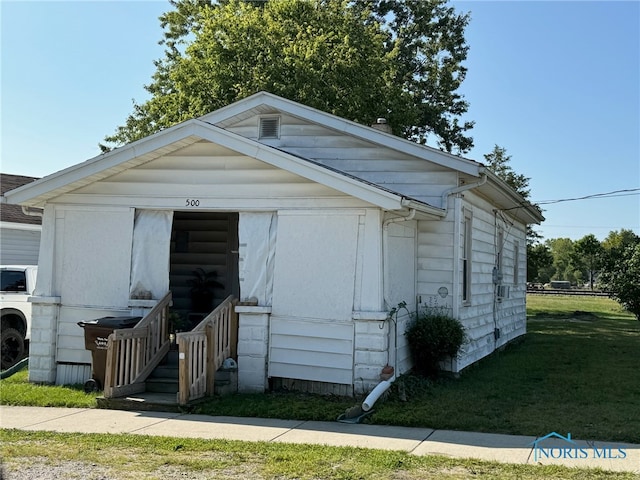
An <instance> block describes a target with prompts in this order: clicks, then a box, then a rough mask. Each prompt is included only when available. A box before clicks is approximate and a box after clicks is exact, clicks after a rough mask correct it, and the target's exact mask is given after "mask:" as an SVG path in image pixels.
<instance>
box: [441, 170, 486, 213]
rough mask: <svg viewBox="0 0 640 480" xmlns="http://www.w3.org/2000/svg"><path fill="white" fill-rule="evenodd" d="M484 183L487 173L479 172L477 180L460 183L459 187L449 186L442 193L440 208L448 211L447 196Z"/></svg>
mask: <svg viewBox="0 0 640 480" xmlns="http://www.w3.org/2000/svg"><path fill="white" fill-rule="evenodd" d="M485 183H487V174H486V173H483V174H481V177H480V180H478V181H477V182H474V183H467V184H466V185H461V186H459V187H455V188H451V189H449V190H446V191H445V192H444V193H443V194H442V202H441V205H442V209H443V210H444V211H445V212H447V211H448V207H449V202H448V198H449V196H451V195H456V194H458V193H462V192H466V191H467V190H471V189H472V188H476V187H480V186H482V185H484V184H485Z"/></svg>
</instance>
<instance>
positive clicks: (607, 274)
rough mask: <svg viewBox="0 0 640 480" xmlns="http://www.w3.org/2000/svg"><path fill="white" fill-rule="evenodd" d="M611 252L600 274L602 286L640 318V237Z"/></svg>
mask: <svg viewBox="0 0 640 480" xmlns="http://www.w3.org/2000/svg"><path fill="white" fill-rule="evenodd" d="M636 239H637V240H636V242H635V245H634V244H630V245H626V246H623V247H621V248H620V249H619V250H613V251H612V252H610V254H609V256H608V258H607V260H606V262H605V265H604V267H603V269H602V273H601V275H600V281H601V282H602V286H603V287H604V288H605V289H606V290H607V291H609V292H611V294H612V296H613V298H615V299H616V300H617V301H618V302H619V303H620V304H621V305H622V306H623V307H624V308H625V309H627V310H628V311H629V312H631V313H633V314H634V315H635V316H636V318H637V319H638V320H640V281H639V279H640V237H637V236H636Z"/></svg>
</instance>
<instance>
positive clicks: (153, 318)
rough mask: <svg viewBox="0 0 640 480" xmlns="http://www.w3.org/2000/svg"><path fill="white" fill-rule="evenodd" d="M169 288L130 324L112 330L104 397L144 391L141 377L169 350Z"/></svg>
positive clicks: (108, 347) (145, 375)
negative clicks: (167, 291) (161, 297)
mask: <svg viewBox="0 0 640 480" xmlns="http://www.w3.org/2000/svg"><path fill="white" fill-rule="evenodd" d="M170 305H171V292H169V293H167V295H165V297H164V298H163V299H162V300H160V301H159V302H158V304H157V305H156V306H155V307H154V308H153V309H152V310H151V311H150V312H149V313H148V314H147V315H146V316H145V317H144V318H143V319H142V320H140V322H138V324H137V325H136V326H135V327H133V328H127V329H122V330H114V332H113V333H112V334H111V335H109V341H108V344H107V365H106V372H105V380H104V396H105V398H114V397H123V396H125V395H132V394H134V393H140V392H144V390H145V384H144V381H145V380H146V379H147V377H148V376H149V375H150V374H151V372H152V371H153V369H154V368H155V367H156V366H157V365H158V364H159V363H160V361H161V360H162V359H163V358H164V356H165V355H166V354H167V352H168V351H169V348H170V346H171V341H170V339H169V307H170Z"/></svg>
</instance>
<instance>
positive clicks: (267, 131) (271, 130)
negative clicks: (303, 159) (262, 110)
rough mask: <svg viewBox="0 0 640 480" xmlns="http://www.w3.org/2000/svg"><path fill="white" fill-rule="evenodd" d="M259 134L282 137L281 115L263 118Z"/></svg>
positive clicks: (262, 136)
mask: <svg viewBox="0 0 640 480" xmlns="http://www.w3.org/2000/svg"><path fill="white" fill-rule="evenodd" d="M259 135H260V136H259V137H258V138H280V117H263V118H261V119H260V134H259Z"/></svg>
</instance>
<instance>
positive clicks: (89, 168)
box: [5, 119, 445, 217]
mask: <svg viewBox="0 0 640 480" xmlns="http://www.w3.org/2000/svg"><path fill="white" fill-rule="evenodd" d="M199 140H207V141H210V142H213V143H216V144H218V145H221V146H224V147H226V148H229V149H231V150H234V151H237V152H239V153H241V154H244V155H247V156H251V157H253V158H256V159H258V160H261V161H263V162H266V163H268V164H270V165H273V166H275V167H277V168H282V169H284V170H287V171H289V172H292V173H294V174H297V175H300V176H302V177H305V178H307V179H309V180H312V181H315V182H318V183H321V184H323V185H326V186H328V187H330V188H334V189H335V190H338V191H340V192H343V193H345V194H347V195H351V196H353V197H356V198H359V199H361V200H364V201H366V202H369V203H372V204H373V205H377V206H379V207H381V208H384V209H388V210H401V209H406V208H415V209H416V210H417V211H418V212H419V213H422V214H424V215H427V216H432V217H433V216H435V217H442V216H444V214H445V211H444V210H442V209H440V208H437V207H433V206H431V205H427V204H426V203H423V202H419V201H417V200H413V199H411V198H408V197H406V196H403V195H400V194H398V193H395V192H393V191H391V190H388V189H385V188H383V187H380V186H378V185H374V184H371V183H369V182H366V181H363V180H361V179H358V178H356V177H353V176H350V175H347V174H344V173H343V172H339V171H337V170H335V169H332V168H329V167H326V166H324V165H320V164H318V163H316V162H313V161H311V160H308V159H304V158H302V157H299V156H296V155H292V154H290V153H287V152H284V151H282V150H279V149H277V148H274V147H270V146H268V145H264V144H261V143H259V142H256V141H255V140H251V139H248V138H245V137H243V136H240V135H238V134H235V133H232V132H229V131H227V130H224V129H222V128H220V127H217V126H215V125H213V124H211V123H208V122H205V121H203V120H201V119H192V120H187V121H186V122H183V123H180V124H178V125H175V126H173V127H170V128H167V129H166V130H163V131H161V132H158V133H156V134H154V135H150V136H149V137H146V138H143V139H141V140H138V141H136V142H133V143H130V144H128V145H125V146H124V147H121V148H118V149H116V150H113V151H111V152H108V153H105V154H102V155H99V156H97V157H94V158H92V159H90V160H87V161H86V162H83V163H80V164H77V165H74V166H72V167H69V168H67V169H65V170H61V171H60V172H57V173H54V174H52V175H49V176H47V177H44V178H43V179H41V180H39V181H37V182H35V183H33V184H30V185H26V186H24V187H20V188H17V189H16V190H13V191H11V192H8V193H7V194H6V195H5V197H6V198H7V201H9V202H11V203H19V204H22V205H28V206H34V207H42V206H44V204H45V203H46V202H47V201H48V200H50V199H52V198H55V197H58V196H60V195H63V194H65V193H68V192H70V191H73V190H76V189H78V188H80V187H83V186H85V185H88V184H90V183H93V182H96V181H99V180H102V179H104V178H107V177H110V176H112V175H115V174H116V173H119V172H121V171H123V170H126V169H129V168H132V167H135V166H138V165H142V164H144V163H147V162H149V161H151V160H153V159H155V158H158V157H160V156H162V155H166V154H168V153H170V152H173V151H176V150H178V149H180V148H183V147H185V146H187V145H191V144H193V143H196V142H197V141H199Z"/></svg>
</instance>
